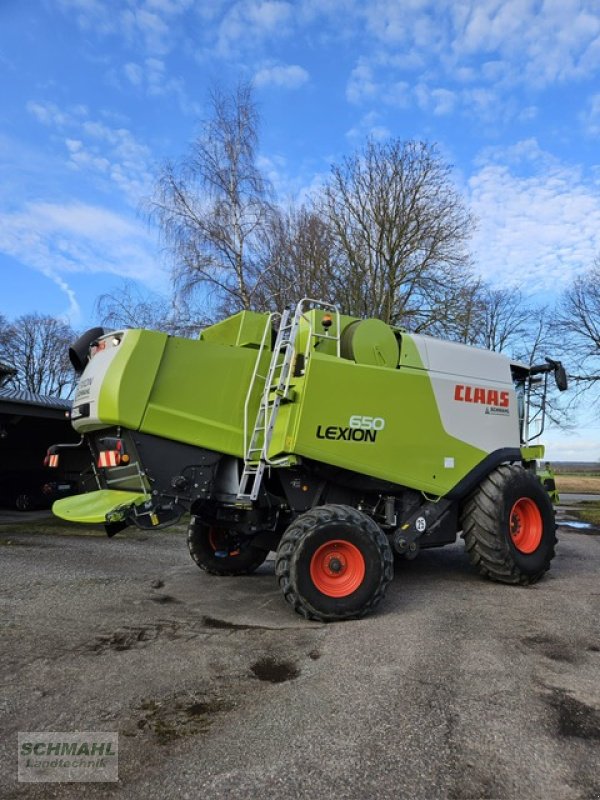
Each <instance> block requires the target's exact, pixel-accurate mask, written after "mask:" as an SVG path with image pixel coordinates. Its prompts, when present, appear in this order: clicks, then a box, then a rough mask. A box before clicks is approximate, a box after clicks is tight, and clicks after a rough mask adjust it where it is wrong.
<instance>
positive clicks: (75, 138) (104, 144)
mask: <svg viewBox="0 0 600 800" xmlns="http://www.w3.org/2000/svg"><path fill="white" fill-rule="evenodd" d="M27 108H28V110H29V111H30V113H31V114H33V116H35V118H36V119H38V120H39V121H40V122H42V123H44V124H45V125H48V126H52V127H54V128H56V129H57V130H58V131H59V132H61V133H63V132H64V133H66V136H65V138H64V144H65V147H66V150H67V155H68V163H69V165H70V166H71V168H72V169H75V170H78V171H81V172H85V173H88V174H89V175H90V176H94V175H96V176H97V177H98V178H100V179H101V180H103V181H110V182H111V183H112V184H115V185H116V186H117V187H118V188H119V189H120V190H121V191H122V192H123V195H124V196H125V197H126V199H127V200H128V202H129V203H131V204H132V205H134V206H137V205H138V204H139V202H140V200H141V199H142V197H144V196H146V195H147V194H148V192H149V191H150V187H151V184H152V175H151V172H150V167H149V164H150V161H151V153H150V149H149V148H148V147H147V146H146V145H144V144H142V143H140V142H138V141H137V140H136V139H135V137H134V136H133V134H132V133H131V131H129V130H128V129H127V128H124V127H111V126H109V125H107V124H106V123H104V122H100V121H98V120H94V119H90V117H89V114H88V111H87V109H86V108H85V107H84V106H77V107H76V108H74V109H69V110H67V111H63V110H61V109H60V108H59V107H58V106H56V105H54V104H53V103H35V102H30V103H28V104H27Z"/></svg>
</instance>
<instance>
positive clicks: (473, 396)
mask: <svg viewBox="0 0 600 800" xmlns="http://www.w3.org/2000/svg"><path fill="white" fill-rule="evenodd" d="M454 399H455V400H458V401H459V402H461V403H480V404H481V405H483V406H496V407H497V408H508V404H509V402H510V395H509V393H508V392H500V391H498V389H483V388H481V387H480V386H465V385H464V384H462V383H458V384H457V385H456V386H455V387H454Z"/></svg>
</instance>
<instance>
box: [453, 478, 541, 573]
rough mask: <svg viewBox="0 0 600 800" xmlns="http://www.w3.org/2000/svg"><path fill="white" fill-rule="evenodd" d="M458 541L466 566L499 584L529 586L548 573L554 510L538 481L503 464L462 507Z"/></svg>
mask: <svg viewBox="0 0 600 800" xmlns="http://www.w3.org/2000/svg"><path fill="white" fill-rule="evenodd" d="M462 526H463V534H462V535H463V538H464V540H465V546H466V548H467V553H468V554H469V559H470V561H471V563H472V564H473V565H474V566H476V567H477V569H478V570H479V572H480V573H481V574H482V575H485V576H486V577H488V578H491V579H492V580H495V581H500V582H501V583H519V584H528V583H535V582H536V581H537V580H539V579H540V578H541V577H542V575H543V574H544V573H545V572H547V571H548V569H549V568H550V562H551V561H552V559H553V558H554V547H555V545H556V523H555V520H554V508H553V506H552V502H551V501H550V498H549V496H548V493H547V491H546V489H545V488H544V487H543V486H542V484H541V482H540V481H539V479H538V478H537V477H536V476H535V475H534V474H533V473H532V472H529V471H528V470H526V469H524V468H523V467H522V466H520V465H519V464H503V465H502V466H500V467H498V468H497V469H495V470H494V471H493V472H492V473H490V475H488V477H487V478H486V479H485V480H484V481H482V483H481V484H480V486H479V488H478V489H477V490H476V491H475V492H474V493H473V494H472V495H471V497H470V498H469V499H468V500H467V502H466V503H465V506H464V508H463V513H462Z"/></svg>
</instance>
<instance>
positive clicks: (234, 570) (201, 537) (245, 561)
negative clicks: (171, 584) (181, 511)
mask: <svg viewBox="0 0 600 800" xmlns="http://www.w3.org/2000/svg"><path fill="white" fill-rule="evenodd" d="M187 541H188V549H189V551H190V555H191V557H192V558H193V559H194V561H195V562H196V564H197V565H198V566H199V567H200V569H202V570H204V571H205V572H208V573H210V574H211V575H249V574H250V573H251V572H254V571H255V570H256V569H258V567H260V565H261V564H262V563H263V562H264V561H265V560H266V558H267V556H268V555H269V551H268V550H263V549H261V548H258V547H253V546H252V544H251V543H249V542H248V541H247V540H242V539H240V538H239V537H236V536H235V535H234V534H233V533H231V532H229V531H227V529H226V528H221V527H218V526H216V525H208V524H206V523H205V522H200V521H199V520H197V519H196V518H195V517H192V519H191V521H190V527H189V528H188V539H187Z"/></svg>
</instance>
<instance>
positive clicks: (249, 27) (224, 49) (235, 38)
mask: <svg viewBox="0 0 600 800" xmlns="http://www.w3.org/2000/svg"><path fill="white" fill-rule="evenodd" d="M293 14H294V8H293V6H292V4H291V3H287V2H282V0H239V2H237V3H234V4H233V6H231V8H229V9H228V11H227V12H226V13H225V15H224V16H223V18H222V19H221V22H220V24H219V26H218V32H217V42H216V50H217V53H219V54H220V55H221V56H225V57H227V56H230V55H232V54H234V53H235V52H236V51H238V50H240V49H252V48H254V47H256V45H257V44H258V43H260V42H262V41H263V40H265V39H279V38H281V37H283V36H286V35H287V34H289V32H290V30H291V22H292V18H293Z"/></svg>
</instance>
